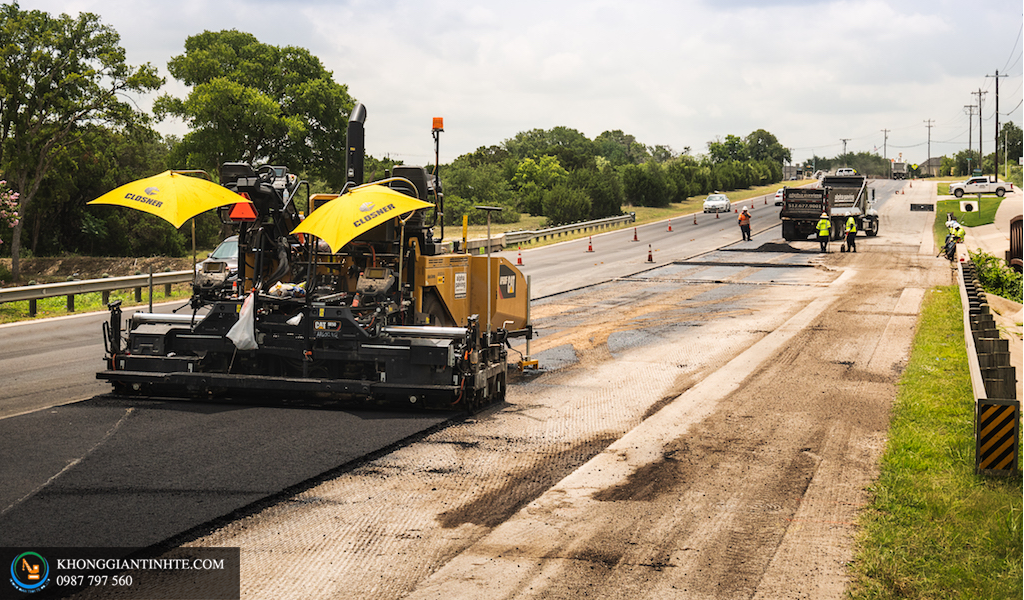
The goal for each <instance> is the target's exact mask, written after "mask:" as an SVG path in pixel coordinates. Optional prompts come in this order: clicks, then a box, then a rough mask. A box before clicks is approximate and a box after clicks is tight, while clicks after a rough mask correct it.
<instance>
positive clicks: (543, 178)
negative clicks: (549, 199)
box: [512, 155, 569, 216]
mask: <svg viewBox="0 0 1024 600" xmlns="http://www.w3.org/2000/svg"><path fill="white" fill-rule="evenodd" d="M568 176H569V172H568V171H566V170H565V168H563V167H562V165H561V163H560V162H559V160H558V158H557V157H555V156H551V155H544V156H540V157H538V159H537V160H534V159H533V158H530V157H527V158H524V159H522V160H520V161H519V165H518V166H517V167H516V173H515V176H513V178H512V185H513V187H514V188H515V189H516V190H517V191H518V192H519V195H520V197H521V198H522V202H521V206H520V208H521V210H523V211H524V212H528V213H530V214H532V215H535V216H536V215H542V214H544V204H543V203H544V192H546V191H548V190H550V189H552V188H553V187H554V186H555V185H556V184H558V183H559V182H561V181H564V180H565V178H566V177H568Z"/></svg>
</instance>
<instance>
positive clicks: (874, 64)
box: [21, 0, 1024, 162]
mask: <svg viewBox="0 0 1024 600" xmlns="http://www.w3.org/2000/svg"><path fill="white" fill-rule="evenodd" d="M21 6H22V8H25V9H31V8H39V9H42V10H46V11H49V12H51V13H59V12H69V13H72V14H74V13H76V12H78V11H80V10H88V11H91V12H94V13H96V14H98V15H100V17H101V19H102V21H103V22H104V23H107V24H109V25H111V26H112V27H114V28H115V29H116V30H117V31H118V32H119V33H120V34H121V37H122V42H123V44H124V46H125V48H126V50H127V52H128V59H129V61H130V62H132V63H133V64H137V63H140V62H146V61H148V62H152V63H153V64H154V65H156V66H158V67H160V68H161V71H162V72H163V73H164V74H166V63H167V61H168V60H169V59H170V58H171V57H172V56H174V55H177V54H180V53H181V52H182V51H183V50H184V43H185V39H186V38H187V37H188V36H189V35H194V34H197V33H200V32H202V31H203V30H221V29H239V30H241V31H247V32H249V33H252V34H253V35H255V36H256V37H257V38H258V39H259V40H260V41H262V42H264V43H267V44H273V45H280V46H284V45H294V46H300V47H303V48H307V49H308V50H309V51H310V52H312V53H313V54H314V55H316V56H318V57H319V58H320V59H321V60H322V61H323V63H324V65H325V66H326V67H327V68H328V69H329V70H331V71H332V72H333V74H334V77H335V79H336V80H337V81H338V82H340V83H344V84H347V85H348V86H349V91H350V93H351V94H352V95H353V96H354V97H356V98H357V99H358V100H360V101H361V102H363V103H364V104H365V105H366V106H367V109H368V113H369V117H368V120H367V148H368V151H369V152H371V153H372V154H374V155H378V156H380V155H383V154H385V153H388V154H390V155H391V156H395V157H401V158H405V159H406V160H408V161H409V162H426V161H432V160H433V157H432V153H433V146H432V140H431V138H430V125H431V118H432V117H435V116H443V117H444V118H445V125H446V132H445V134H444V135H443V137H442V144H441V151H442V156H441V159H442V161H450V160H451V159H453V158H455V157H456V156H458V155H460V154H463V153H466V152H471V151H473V150H475V149H476V148H477V147H479V146H487V145H492V144H499V143H501V142H502V141H504V140H505V139H507V138H509V137H512V136H514V135H515V134H516V133H518V132H520V131H526V130H529V129H533V128H550V127H554V126H559V125H563V126H566V127H571V128H575V129H578V130H580V131H581V132H583V133H584V134H585V135H587V136H589V137H594V136H596V135H598V134H600V133H601V132H602V131H605V130H613V129H621V130H623V131H626V132H627V133H630V134H633V135H634V136H636V137H637V139H639V140H641V141H642V142H644V143H647V144H651V145H654V144H664V145H669V146H671V147H673V148H674V149H676V150H677V151H678V150H681V149H682V148H684V147H687V146H689V147H691V148H692V149H693V150H694V151H695V152H703V151H705V150H706V147H707V146H706V145H707V142H708V141H711V140H714V139H715V138H716V137H724V136H725V135H728V134H733V135H740V136H744V135H746V134H748V133H750V132H751V131H754V130H755V129H766V130H768V131H770V132H772V133H773V134H775V135H776V136H777V137H778V138H779V140H780V141H781V142H782V143H783V144H785V145H787V146H789V147H791V148H794V149H795V150H794V158H797V159H803V158H805V157H809V156H810V155H811V154H812V153H816V154H818V155H819V156H832V155H834V154H836V153H837V152H839V151H841V150H842V143H841V142H840V141H839V139H840V138H848V139H850V142H849V143H848V149H849V150H850V151H852V152H860V151H870V150H873V149H874V147H876V146H878V147H881V146H882V143H883V136H884V135H885V134H884V133H883V131H882V130H883V129H888V130H890V131H889V134H888V135H889V144H890V147H899V146H902V147H904V148H906V151H907V152H908V153H917V154H914V155H913V160H915V161H923V160H924V159H925V158H926V156H925V154H926V147H925V145H924V144H925V142H926V140H927V136H928V129H927V127H926V126H925V120H927V119H932V120H933V121H934V122H933V125H934V127H933V128H932V129H931V135H932V140H933V144H932V153H933V154H935V155H938V154H942V153H954V152H957V151H959V150H961V149H963V148H965V147H966V144H967V117H966V115H964V112H963V106H964V105H965V104H969V103H971V102H972V101H973V99H974V98H975V97H974V96H972V95H971V93H972V92H975V91H977V90H978V89H979V88H981V89H983V90H987V91H988V94H986V95H985V104H984V107H985V115H986V119H987V120H986V121H985V130H986V131H985V137H986V142H987V146H988V147H991V143H992V142H991V139H992V138H993V137H994V131H993V126H994V119H993V114H992V113H993V108H994V83H993V80H992V78H986V77H985V76H986V75H991V74H993V73H994V72H995V70H996V69H1001V70H1002V69H1004V68H1005V67H1006V66H1007V65H1012V69H1011V70H1010V73H1009V74H1010V77H1007V78H1005V79H1002V80H1001V81H1000V91H1001V94H1002V98H1001V100H1000V109H1001V112H1004V113H1005V112H1008V111H1009V110H1010V109H1013V107H1015V106H1016V107H1017V108H1016V109H1015V110H1014V112H1013V113H1012V118H1013V120H1015V121H1016V122H1017V123H1018V124H1020V123H1021V108H1020V102H1021V95H1022V94H1021V81H1022V76H1021V71H1022V62H1024V61H1021V60H1020V53H1021V47H1022V45H1021V41H1020V40H1018V39H1017V36H1018V35H1019V32H1020V30H1021V23H1022V10H1021V5H1020V3H1019V2H1011V1H1010V0H994V1H991V2H984V3H977V2H973V1H970V0H938V1H936V0H906V1H901V2H884V1H881V0H843V1H828V0H821V1H802V0H788V1H787V0H782V1H771V0H766V1H761V0H758V1H753V0H750V1H746V0H728V1H725V2H723V1H721V0H707V1H699V0H682V1H679V0H662V1H658V0H636V1H634V2H631V3H623V2H612V1H608V0H599V1H583V0H574V1H561V2H558V1H540V0H522V1H520V2H518V3H514V4H512V3H507V2H495V1H492V0H486V1H476V2H466V1H460V0H426V1H415V0H388V1H383V2H381V1H372V0H348V1H344V2H339V1H336V0H332V1H326V0H323V1H317V0H292V1H277V0H255V1H254V0H224V1H221V2H218V3H209V2H204V1H199V0H181V1H179V2H177V3H175V4H174V8H173V9H169V8H168V7H167V5H166V3H164V2H157V1H155V0H133V1H131V2H128V1H127V0H104V1H102V2H100V1H99V0H96V1H92V0H33V1H31V2H22V4H21ZM165 91H167V92H169V93H172V94H175V95H182V94H184V93H185V90H184V89H183V88H182V86H180V84H177V83H176V82H173V81H171V80H169V83H168V86H167V88H166V89H165ZM1006 120H1007V117H1006V116H1002V117H1000V121H1001V122H1005V121H1006ZM175 127H177V132H181V131H182V130H183V128H182V126H181V125H180V124H178V125H174V124H167V125H164V126H162V129H163V130H165V131H171V130H174V128H175ZM976 127H977V119H975V134H974V138H975V144H976V138H977V133H976ZM946 142H949V143H946ZM891 154H892V152H890V155H891Z"/></svg>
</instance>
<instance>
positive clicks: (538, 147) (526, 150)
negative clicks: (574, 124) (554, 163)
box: [503, 127, 595, 171]
mask: <svg viewBox="0 0 1024 600" xmlns="http://www.w3.org/2000/svg"><path fill="white" fill-rule="evenodd" d="M503 146H504V148H505V150H506V151H508V153H509V154H510V155H512V157H513V158H515V159H516V160H519V161H522V160H523V159H525V158H539V157H541V156H545V155H547V156H556V157H558V160H559V163H560V164H561V165H562V166H563V167H564V168H566V169H568V170H570V171H571V170H573V169H578V168H581V167H583V166H586V165H587V164H588V163H589V162H591V161H593V158H594V155H595V149H594V143H593V142H592V141H590V139H588V138H587V136H585V135H583V134H582V133H580V132H579V131H576V130H575V129H570V128H568V127H554V128H552V129H549V130H544V129H533V130H530V131H526V132H522V133H519V134H516V136H515V137H513V138H511V139H508V140H505V143H504V144H503Z"/></svg>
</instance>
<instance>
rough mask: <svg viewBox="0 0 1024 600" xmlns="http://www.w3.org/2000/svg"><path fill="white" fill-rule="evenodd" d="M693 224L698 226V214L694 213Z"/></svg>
mask: <svg viewBox="0 0 1024 600" xmlns="http://www.w3.org/2000/svg"><path fill="white" fill-rule="evenodd" d="M693 224H694V225H696V224H697V213H693Z"/></svg>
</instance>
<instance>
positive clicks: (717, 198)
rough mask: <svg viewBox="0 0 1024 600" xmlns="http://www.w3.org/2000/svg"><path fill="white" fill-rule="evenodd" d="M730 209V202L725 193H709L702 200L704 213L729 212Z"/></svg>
mask: <svg viewBox="0 0 1024 600" xmlns="http://www.w3.org/2000/svg"><path fill="white" fill-rule="evenodd" d="M731 210H732V203H731V202H729V199H728V198H726V196H725V194H711V195H710V196H708V198H707V200H705V201H704V212H706V213H720V212H730V211H731Z"/></svg>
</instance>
